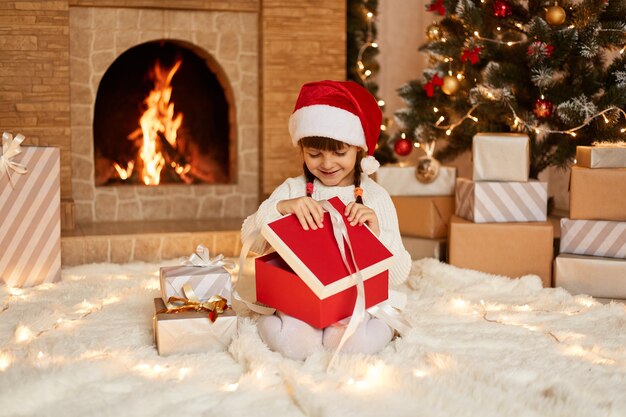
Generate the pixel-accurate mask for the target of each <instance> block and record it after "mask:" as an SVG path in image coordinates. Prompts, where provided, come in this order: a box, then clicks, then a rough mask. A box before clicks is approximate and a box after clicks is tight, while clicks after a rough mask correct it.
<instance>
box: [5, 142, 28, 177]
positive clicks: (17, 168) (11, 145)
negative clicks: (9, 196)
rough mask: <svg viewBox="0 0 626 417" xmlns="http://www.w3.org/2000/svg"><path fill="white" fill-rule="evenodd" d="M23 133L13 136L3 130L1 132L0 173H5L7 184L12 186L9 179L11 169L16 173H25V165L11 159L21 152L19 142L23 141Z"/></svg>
mask: <svg viewBox="0 0 626 417" xmlns="http://www.w3.org/2000/svg"><path fill="white" fill-rule="evenodd" d="M24 139H25V138H24V135H22V134H17V136H15V138H13V135H11V134H10V133H7V132H4V133H3V134H2V154H1V155H0V175H2V172H3V171H4V172H6V173H7V177H9V184H11V186H13V182H12V181H11V171H13V172H15V173H17V174H26V171H28V170H27V169H26V165H22V164H19V163H17V162H15V161H12V160H11V159H13V157H15V156H16V155H19V154H20V153H21V152H22V148H21V147H20V145H21V143H22V142H23V141H24Z"/></svg>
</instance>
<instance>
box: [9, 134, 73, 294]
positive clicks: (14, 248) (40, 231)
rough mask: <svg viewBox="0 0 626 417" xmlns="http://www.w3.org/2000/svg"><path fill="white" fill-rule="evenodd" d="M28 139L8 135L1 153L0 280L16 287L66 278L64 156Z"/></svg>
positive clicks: (56, 150)
mask: <svg viewBox="0 0 626 417" xmlns="http://www.w3.org/2000/svg"><path fill="white" fill-rule="evenodd" d="M23 140H24V136H23V135H16V136H15V138H14V137H13V136H12V135H11V134H9V133H6V132H5V133H4V134H3V135H2V150H1V152H0V213H2V221H1V222H0V281H4V283H5V284H6V285H7V286H11V287H31V286H34V285H38V284H42V283H44V282H55V281H58V280H60V279H61V215H60V213H61V212H60V206H61V191H60V190H61V188H60V176H61V168H60V166H61V163H60V152H59V149H58V148H52V147H40V146H37V147H35V146H28V147H26V146H25V147H22V146H21V143H22V141H23Z"/></svg>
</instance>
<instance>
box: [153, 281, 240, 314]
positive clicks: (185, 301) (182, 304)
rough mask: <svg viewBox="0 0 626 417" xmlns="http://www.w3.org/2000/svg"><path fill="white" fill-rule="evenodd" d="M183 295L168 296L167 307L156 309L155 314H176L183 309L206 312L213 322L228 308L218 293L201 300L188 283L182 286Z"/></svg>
mask: <svg viewBox="0 0 626 417" xmlns="http://www.w3.org/2000/svg"><path fill="white" fill-rule="evenodd" d="M183 292H184V293H185V297H187V298H183V297H170V298H169V299H168V300H167V308H165V309H163V310H159V311H157V314H162V313H166V314H176V313H180V312H185V311H197V312H207V313H208V317H209V320H211V322H212V323H214V322H215V320H216V319H217V317H218V316H219V315H220V314H222V313H223V312H224V311H226V310H228V309H229V308H230V307H229V306H228V302H227V301H226V299H225V298H224V297H222V296H220V295H214V296H212V297H211V298H209V299H208V300H207V301H204V302H201V301H200V300H199V299H198V297H197V296H196V294H195V293H194V292H193V289H192V288H191V286H190V285H189V284H185V286H183Z"/></svg>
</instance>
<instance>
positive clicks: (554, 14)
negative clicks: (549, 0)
mask: <svg viewBox="0 0 626 417" xmlns="http://www.w3.org/2000/svg"><path fill="white" fill-rule="evenodd" d="M566 17H567V14H566V13H565V9H564V8H562V7H561V6H550V7H548V9H547V10H546V21H547V22H548V23H550V24H551V25H553V26H559V25H562V24H563V23H564V22H565V18H566Z"/></svg>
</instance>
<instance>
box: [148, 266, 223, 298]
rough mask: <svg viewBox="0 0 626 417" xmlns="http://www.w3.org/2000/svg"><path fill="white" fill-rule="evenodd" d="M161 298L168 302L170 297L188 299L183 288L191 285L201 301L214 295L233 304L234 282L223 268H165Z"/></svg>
mask: <svg viewBox="0 0 626 417" xmlns="http://www.w3.org/2000/svg"><path fill="white" fill-rule="evenodd" d="M160 276H161V297H162V298H163V301H165V302H167V300H169V298H170V297H182V298H187V297H186V295H185V293H184V291H183V286H184V285H186V284H189V285H190V286H191V289H192V290H193V292H194V293H195V295H196V297H198V300H200V301H206V300H208V299H209V298H211V297H213V296H214V295H220V296H222V297H224V298H225V299H226V300H227V301H228V304H230V303H231V302H232V300H231V291H232V281H231V277H230V273H228V271H226V269H225V268H224V267H223V266H219V265H210V266H186V265H180V266H165V267H161V269H160Z"/></svg>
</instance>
